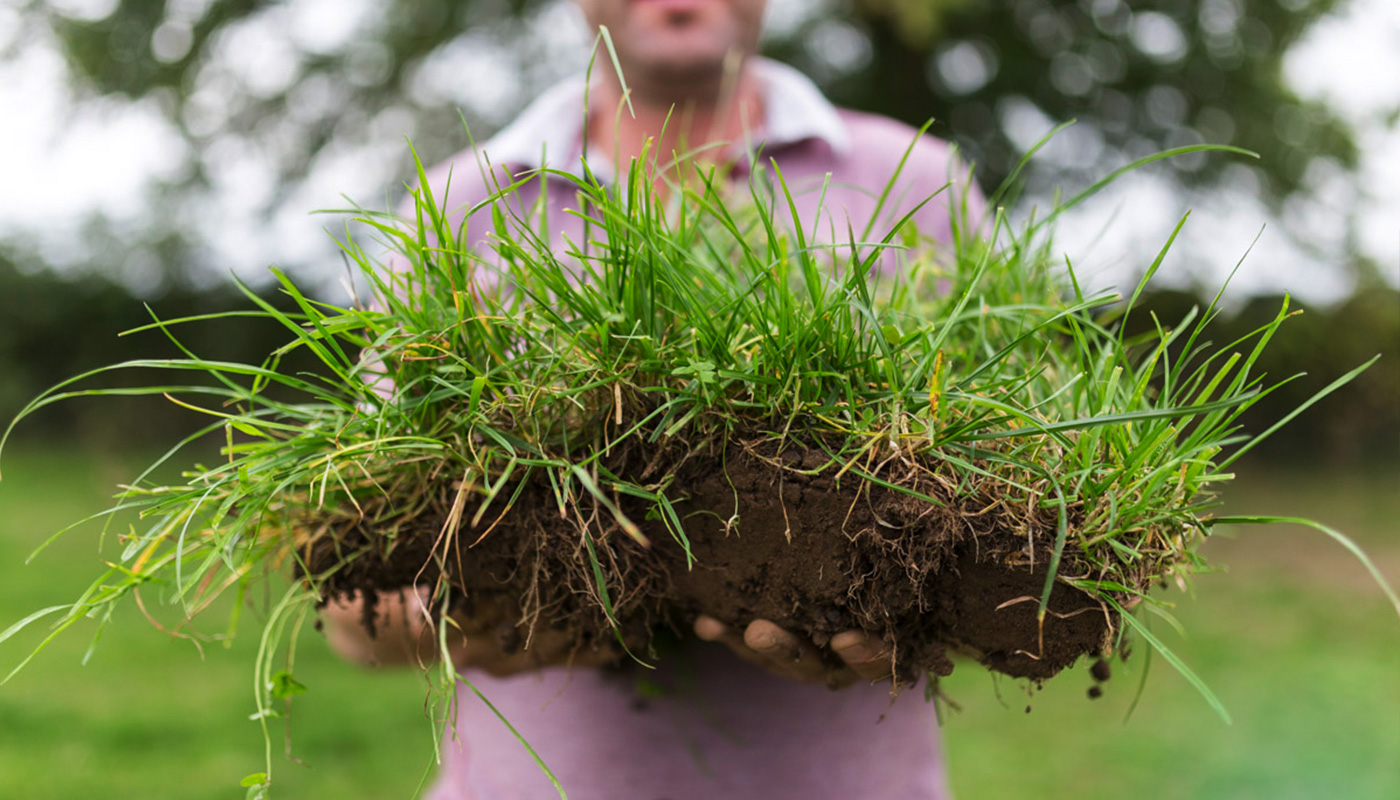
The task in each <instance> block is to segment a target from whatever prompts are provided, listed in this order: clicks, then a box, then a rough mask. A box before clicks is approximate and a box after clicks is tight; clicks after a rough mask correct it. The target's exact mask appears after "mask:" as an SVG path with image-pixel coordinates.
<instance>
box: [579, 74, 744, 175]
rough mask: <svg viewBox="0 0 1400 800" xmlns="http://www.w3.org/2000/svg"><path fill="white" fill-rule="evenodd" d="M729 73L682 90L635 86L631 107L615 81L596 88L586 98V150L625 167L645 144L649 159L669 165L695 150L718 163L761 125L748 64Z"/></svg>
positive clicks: (700, 156) (709, 160)
mask: <svg viewBox="0 0 1400 800" xmlns="http://www.w3.org/2000/svg"><path fill="white" fill-rule="evenodd" d="M732 75H733V77H732V78H730V79H727V80H722V81H720V82H719V85H718V86H710V87H704V88H699V87H697V88H696V89H694V90H689V91H685V92H674V93H663V92H643V91H637V90H636V88H635V87H634V90H633V92H632V94H631V99H632V104H631V110H630V111H629V110H628V108H627V105H626V103H625V102H624V101H623V98H622V89H621V87H620V86H619V85H618V82H617V79H616V78H615V77H611V76H610V80H607V81H605V82H603V83H602V85H600V86H598V87H596V88H595V89H594V90H593V92H592V96H591V97H590V99H589V105H590V108H589V112H588V131H587V136H588V144H589V148H590V149H591V150H592V151H593V152H595V153H598V154H600V155H606V156H607V157H608V158H610V159H612V160H613V163H614V164H615V165H616V166H617V167H618V169H619V170H625V169H626V168H627V165H628V164H630V163H632V161H633V159H636V158H640V157H641V155H642V153H643V152H644V150H645V149H646V146H647V143H648V142H649V141H650V142H652V144H651V149H650V151H649V152H648V154H647V158H648V160H652V159H655V161H656V162H657V163H658V164H661V165H663V166H664V165H666V164H669V163H670V162H671V161H672V159H673V158H674V157H675V156H683V155H685V154H687V153H695V154H696V158H698V159H700V160H702V161H707V162H722V161H724V160H725V159H726V158H728V156H729V154H730V147H729V145H732V144H736V143H743V142H745V141H747V140H749V139H750V138H752V137H753V135H754V134H756V133H759V132H760V130H761V128H762V126H763V97H762V92H761V90H760V88H759V85H758V79H757V78H756V77H755V76H754V74H753V70H752V68H751V67H750V65H749V63H747V62H744V63H743V64H742V66H740V65H738V64H736V68H735V69H734V70H733V71H732Z"/></svg>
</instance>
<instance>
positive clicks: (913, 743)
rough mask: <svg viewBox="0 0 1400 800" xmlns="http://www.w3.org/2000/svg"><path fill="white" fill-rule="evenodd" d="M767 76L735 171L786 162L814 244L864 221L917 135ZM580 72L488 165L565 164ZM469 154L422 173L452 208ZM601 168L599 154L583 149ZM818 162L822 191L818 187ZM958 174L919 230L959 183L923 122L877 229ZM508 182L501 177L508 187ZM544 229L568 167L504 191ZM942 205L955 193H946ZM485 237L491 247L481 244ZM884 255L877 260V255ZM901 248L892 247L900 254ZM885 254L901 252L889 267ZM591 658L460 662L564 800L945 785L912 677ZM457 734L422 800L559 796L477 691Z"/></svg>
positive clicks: (962, 178)
mask: <svg viewBox="0 0 1400 800" xmlns="http://www.w3.org/2000/svg"><path fill="white" fill-rule="evenodd" d="M750 68H751V69H754V70H755V71H756V74H757V76H758V77H759V78H760V84H761V86H762V87H763V91H764V106H765V115H766V119H765V121H764V125H763V128H762V130H761V131H760V132H759V133H758V134H756V136H755V139H754V141H751V142H748V143H744V145H743V146H741V147H738V148H736V149H735V152H734V155H735V156H736V159H737V167H736V170H735V173H736V178H739V179H743V177H744V176H745V175H746V174H747V172H748V170H749V163H750V161H749V158H745V153H746V152H747V153H748V154H750V156H751V154H752V153H753V152H754V151H755V150H759V149H760V147H759V146H760V145H761V153H762V157H763V159H764V160H765V163H766V160H767V159H770V158H771V159H773V160H775V161H776V162H777V163H778V165H779V166H780V167H781V168H782V170H783V173H784V175H785V177H786V179H787V181H788V184H789V185H790V186H791V187H792V188H793V189H794V190H795V193H796V195H797V197H796V200H797V206H798V209H799V217H800V219H801V220H802V221H803V226H804V228H805V229H806V230H807V231H808V232H809V233H810V232H812V231H816V233H817V237H816V238H817V239H819V240H825V241H827V242H845V241H847V240H848V238H849V233H848V231H850V230H852V229H853V230H854V232H855V234H856V236H858V237H859V236H860V235H861V233H862V231H863V230H864V228H865V225H866V223H867V222H868V221H869V220H871V219H872V215H874V214H875V213H876V207H877V202H878V197H879V194H880V192H881V190H882V189H883V188H884V187H885V185H886V183H887V182H889V180H890V178H891V176H893V175H894V174H895V172H896V169H897V167H898V165H899V162H900V160H901V158H903V157H904V154H905V152H906V150H908V149H909V146H910V144H911V143H913V142H914V141H915V134H916V132H915V131H914V130H913V129H911V128H909V127H908V126H906V125H903V124H901V123H898V122H895V121H893V120H890V119H886V118H883V117H877V116H872V115H869V114H861V113H857V112H854V111H848V110H842V109H837V108H835V107H833V106H832V105H831V104H830V103H829V102H828V101H827V100H826V99H825V98H824V97H823V96H822V95H821V93H820V91H819V90H818V89H817V88H816V86H815V85H813V84H812V83H811V82H810V81H809V80H808V79H807V78H805V77H804V76H802V75H801V74H800V73H798V72H796V71H794V70H792V69H791V68H789V67H786V66H783V65H780V64H777V63H775V62H770V61H764V60H758V61H756V62H754V63H752V64H751V65H750ZM582 122H583V81H582V80H581V79H579V80H575V81H570V82H566V83H564V84H561V85H560V86H559V87H556V88H555V89H553V90H551V91H549V92H547V93H546V94H544V95H542V96H541V97H540V98H539V99H537V100H536V101H535V103H534V104H532V105H531V106H530V108H528V109H527V110H526V111H525V112H524V113H523V114H522V115H521V116H520V117H519V118H518V119H517V121H516V122H515V123H513V124H512V125H511V126H509V127H507V128H506V129H504V130H502V131H501V133H500V134H498V135H497V136H496V137H495V138H493V139H491V140H490V141H488V142H486V143H485V144H483V145H482V146H481V148H480V153H484V155H485V159H484V161H485V162H489V164H490V168H491V169H492V170H494V171H495V173H496V174H497V175H498V176H499V175H503V174H505V173H507V172H508V173H511V174H520V173H523V172H526V171H528V170H531V169H535V168H537V167H539V166H541V161H542V158H541V155H542V154H544V157H545V159H547V163H548V166H549V167H551V168H553V169H559V170H564V171H567V172H577V171H578V169H579V156H580V152H581V137H582ZM479 155H480V154H479V153H477V152H474V151H465V152H463V153H460V154H458V155H457V156H455V157H454V158H453V159H451V160H450V161H449V162H448V163H446V164H444V165H442V166H440V167H438V168H436V169H435V170H433V171H432V172H431V173H430V174H429V183H430V185H432V186H433V187H435V190H436V191H437V192H439V194H438V197H439V199H440V200H441V199H442V197H441V194H440V192H441V189H442V187H443V186H444V185H446V184H447V175H448V171H449V170H451V175H452V177H451V191H450V194H449V196H448V197H447V198H446V200H445V202H444V203H443V205H444V207H445V208H447V209H449V210H455V212H456V214H457V218H458V219H460V216H461V214H462V213H463V210H464V209H466V208H469V207H470V206H471V205H472V204H473V203H475V202H477V201H479V200H481V199H482V198H484V197H486V196H488V194H489V192H488V191H487V189H486V186H485V184H484V181H483V180H482V176H481V168H480V167H479V163H483V162H479V161H478V157H479ZM589 164H590V166H591V167H593V169H594V172H595V173H598V174H604V175H606V174H609V173H610V169H608V168H607V166H606V165H605V164H604V163H603V162H602V161H601V160H600V159H597V158H590V160H589ZM828 175H830V185H829V186H828V188H827V189H826V192H825V201H824V202H822V203H819V198H820V197H821V189H822V184H823V182H824V181H825V180H826V178H827V176H828ZM950 179H953V180H955V182H956V185H955V186H954V187H953V188H952V189H951V190H945V191H944V192H943V193H942V194H941V195H939V196H938V197H937V198H935V200H934V201H933V202H931V203H929V204H928V205H926V206H925V207H924V208H923V210H922V211H921V212H920V213H919V215H918V216H917V218H916V219H917V222H918V226H919V230H920V231H921V232H922V233H924V234H925V235H927V236H930V237H932V238H933V239H934V240H936V241H939V242H948V241H949V239H950V237H951V236H952V229H953V227H952V225H951V224H950V216H949V199H950V198H951V197H954V196H955V194H954V193H958V194H960V193H961V192H962V188H961V187H962V186H966V185H967V181H968V180H969V178H968V176H967V175H966V173H965V172H962V171H959V168H958V166H957V163H956V160H955V158H954V157H953V154H952V153H951V152H950V149H949V146H948V145H947V144H946V143H944V142H942V141H939V140H937V139H933V138H930V137H924V138H921V139H919V140H918V141H917V143H915V146H914V148H913V151H912V152H911V153H910V155H909V158H908V161H907V163H906V164H905V167H904V170H903V172H902V173H901V177H900V179H899V181H898V182H897V183H896V184H895V189H894V191H892V192H891V193H890V195H889V198H888V200H887V201H886V205H885V207H884V208H883V209H882V210H881V211H880V213H879V215H878V217H876V218H875V220H876V224H875V226H874V238H879V237H881V236H883V235H884V234H885V233H886V232H887V231H888V229H889V227H890V225H891V224H892V223H893V222H894V221H895V220H897V219H898V218H900V217H901V216H903V215H904V214H905V213H906V212H907V211H908V210H909V209H910V208H912V207H914V205H916V204H917V203H918V202H919V201H921V200H923V199H924V198H925V197H927V196H929V195H931V194H933V193H934V192H936V191H938V189H939V188H940V187H942V186H944V185H945V184H947V183H948V182H949V180H950ZM504 183H505V180H504V179H502V184H503V185H504ZM542 191H543V192H547V197H546V203H545V205H546V207H547V209H548V212H549V216H548V220H549V224H550V226H551V227H552V230H551V235H552V236H554V237H555V238H556V241H559V239H558V237H559V236H561V235H569V236H570V237H571V238H572V239H573V241H576V242H577V241H579V236H580V235H581V233H582V230H581V228H582V224H581V222H580V221H579V220H578V219H577V217H575V216H573V215H570V214H565V213H562V212H563V211H564V209H565V208H568V207H569V206H570V205H571V204H572V203H573V202H574V192H573V190H572V188H571V187H570V185H569V184H568V182H567V181H565V180H562V179H558V178H552V179H548V180H547V181H545V182H544V186H541V182H540V181H532V182H530V183H529V184H527V185H526V186H524V187H522V188H521V190H520V191H519V192H518V195H519V196H518V200H519V202H520V204H521V208H529V207H533V206H534V204H535V203H536V201H538V200H539V198H540V193H541V192H542ZM968 194H969V196H970V197H969V202H968V206H967V210H968V215H969V216H970V217H971V218H972V219H971V220H970V222H971V224H969V225H967V229H973V228H975V227H976V226H977V224H978V223H979V222H980V220H979V218H980V216H981V214H982V211H983V209H982V199H981V196H980V194H978V193H977V191H976V187H972V188H971V189H970V191H969V192H968ZM953 205H954V207H957V206H959V205H960V204H958V203H954V204H953ZM478 217H479V218H480V219H479V220H478V219H477V218H474V219H473V220H471V221H469V225H468V232H467V238H468V240H469V241H470V242H472V243H474V244H484V243H483V238H484V233H485V232H486V230H487V229H489V227H490V217H489V214H488V213H486V212H480V213H479V214H478ZM485 246H489V245H485ZM889 263H890V262H889V261H888V260H887V261H886V264H887V265H888V264H889ZM896 263H897V262H896ZM896 268H897V266H896ZM637 677H638V676H637V675H635V674H633V673H630V672H628V673H617V672H611V671H600V670H592V669H575V670H572V671H570V670H565V669H562V668H560V669H547V670H542V671H539V672H536V673H530V674H522V675H517V676H513V677H510V678H504V679H499V678H491V677H489V676H487V675H485V674H482V673H479V672H476V671H472V670H468V671H466V672H465V673H464V674H463V678H464V679H465V680H469V681H471V683H472V684H473V685H474V686H475V687H476V688H477V689H478V690H480V691H481V692H482V693H483V694H484V695H485V696H486V697H487V698H488V699H489V700H490V701H491V702H492V703H493V704H495V705H496V707H497V708H498V709H499V710H500V711H501V713H502V714H504V715H505V717H506V719H508V720H510V722H511V724H513V725H514V726H515V727H516V728H517V729H518V730H519V731H520V733H521V734H522V735H523V736H524V737H525V739H526V740H527V741H528V742H529V743H530V744H531V746H533V747H534V748H535V750H536V751H537V752H538V753H539V755H540V757H541V758H542V759H543V760H544V762H545V763H546V764H547V765H548V766H549V767H550V769H551V770H553V771H554V774H555V775H556V776H557V777H558V779H559V782H560V784H561V785H562V786H563V787H564V790H565V791H566V792H567V793H568V796H569V797H570V798H572V800H716V799H717V798H723V799H724V800H784V799H786V798H792V799H793V800H852V798H891V799H894V798H911V799H913V798H919V799H920V800H942V799H943V798H947V797H949V793H948V789H947V784H946V779H945V774H944V760H943V751H942V747H941V743H940V738H939V731H938V726H937V723H936V721H935V718H934V711H933V707H932V706H931V705H929V704H927V703H926V702H925V701H924V699H923V692H922V691H917V690H916V691H911V692H907V693H905V694H903V695H901V696H900V697H898V698H897V699H894V700H892V699H891V697H890V693H889V688H888V686H869V685H857V686H854V687H851V688H849V689H845V690H842V691H835V692H834V691H831V690H829V689H827V688H825V687H823V686H812V685H803V684H798V683H795V682H792V681H788V680H785V679H783V678H779V677H775V676H773V675H770V674H769V673H767V672H765V671H763V670H761V669H759V668H756V667H754V666H752V665H750V664H748V663H746V662H744V661H742V660H740V659H738V658H737V657H736V656H734V655H732V654H731V653H729V652H728V650H727V649H725V648H724V646H722V645H718V644H708V643H704V642H699V641H695V642H692V643H690V644H689V645H688V646H686V647H685V648H684V649H683V652H681V653H679V654H675V655H672V656H668V657H667V658H666V659H664V660H663V661H662V662H661V663H659V664H658V669H657V670H656V671H655V672H647V674H646V675H645V676H642V677H644V678H645V680H646V681H647V691H645V692H643V691H640V690H639V685H638V683H637ZM458 699H459V701H460V702H459V704H458V713H457V719H456V725H455V726H454V727H455V731H449V736H448V738H447V740H446V741H445V742H444V744H443V765H442V770H441V774H440V775H439V778H438V782H437V784H436V785H435V786H434V787H433V789H432V790H431V792H430V793H429V798H430V799H431V800H517V799H522V800H534V798H551V797H556V796H557V794H556V792H555V790H554V789H553V787H552V786H551V785H550V783H549V780H548V779H547V778H546V776H545V775H544V774H543V772H541V770H540V769H539V768H538V767H537V766H536V765H535V763H534V762H533V760H532V759H531V757H530V755H529V753H528V752H526V750H525V749H524V747H522V746H521V744H520V743H519V742H518V741H517V740H516V738H515V737H514V736H513V735H512V734H511V733H510V731H509V730H508V729H507V728H506V727H505V726H504V725H503V724H502V723H501V722H500V721H499V720H498V719H497V718H496V716H495V715H494V714H492V713H491V711H490V710H489V709H487V708H486V707H485V706H484V705H483V704H482V703H481V702H480V701H479V700H478V699H477V698H476V696H475V695H474V694H473V693H472V692H471V691H469V690H468V689H466V687H465V686H463V687H461V691H460V696H459V698H458Z"/></svg>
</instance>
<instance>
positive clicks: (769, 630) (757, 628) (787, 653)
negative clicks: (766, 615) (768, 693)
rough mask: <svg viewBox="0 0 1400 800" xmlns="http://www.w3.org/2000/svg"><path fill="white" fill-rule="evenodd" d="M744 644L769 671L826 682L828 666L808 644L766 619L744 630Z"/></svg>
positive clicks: (809, 680)
mask: <svg viewBox="0 0 1400 800" xmlns="http://www.w3.org/2000/svg"><path fill="white" fill-rule="evenodd" d="M744 644H745V645H746V646H748V648H749V649H751V650H753V651H754V653H756V654H758V656H759V657H760V658H761V659H762V660H763V662H764V664H765V665H766V666H768V667H769V668H770V669H773V670H777V671H779V672H782V673H784V674H786V675H788V676H790V677H792V678H795V679H797V680H800V681H808V682H825V681H826V679H827V671H828V670H827V667H826V665H825V664H823V663H822V659H821V653H820V652H818V651H817V648H816V646H815V645H813V644H812V643H811V642H807V641H803V640H802V639H800V638H798V637H797V636H794V635H793V634H791V633H788V632H787V631H785V630H783V629H782V628H780V627H778V626H777V625H775V624H773V623H772V622H769V621H768V620H766V619H756V620H754V621H753V622H751V623H749V626H748V627H747V628H745V629H744Z"/></svg>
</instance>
